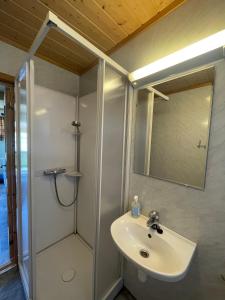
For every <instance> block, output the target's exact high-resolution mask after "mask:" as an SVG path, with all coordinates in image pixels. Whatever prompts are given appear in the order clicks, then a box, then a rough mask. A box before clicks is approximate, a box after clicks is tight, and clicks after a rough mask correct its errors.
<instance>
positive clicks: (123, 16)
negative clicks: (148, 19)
mask: <svg viewBox="0 0 225 300" xmlns="http://www.w3.org/2000/svg"><path fill="white" fill-rule="evenodd" d="M95 1H96V2H97V3H98V4H99V5H100V6H101V7H102V9H103V10H105V11H106V12H107V13H108V14H109V15H110V16H111V17H112V18H113V19H114V20H115V21H116V23H117V24H118V25H119V26H120V27H121V28H122V29H123V30H124V31H125V32H126V33H127V34H128V35H129V34H131V33H132V32H133V31H135V30H136V29H137V28H138V27H140V26H141V25H142V23H140V21H139V20H138V18H137V17H136V16H135V15H134V14H132V13H131V12H130V9H129V7H127V6H126V4H124V1H123V0H114V1H111V0H95Z"/></svg>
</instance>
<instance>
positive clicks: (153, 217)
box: [147, 210, 163, 234]
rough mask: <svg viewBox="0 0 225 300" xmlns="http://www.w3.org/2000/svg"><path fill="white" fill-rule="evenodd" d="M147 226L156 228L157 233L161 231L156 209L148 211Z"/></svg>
mask: <svg viewBox="0 0 225 300" xmlns="http://www.w3.org/2000/svg"><path fill="white" fill-rule="evenodd" d="M147 227H149V228H151V229H153V230H156V231H157V232H158V233H159V234H162V233H163V230H162V228H161V227H160V226H159V213H158V212H157V211H156V210H152V211H150V213H149V219H148V221H147Z"/></svg>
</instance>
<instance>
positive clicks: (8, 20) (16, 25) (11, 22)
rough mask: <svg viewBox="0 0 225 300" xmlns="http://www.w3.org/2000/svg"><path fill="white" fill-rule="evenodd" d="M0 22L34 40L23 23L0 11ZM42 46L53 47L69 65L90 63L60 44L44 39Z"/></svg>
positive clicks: (31, 31) (30, 31) (32, 34)
mask: <svg viewBox="0 0 225 300" xmlns="http://www.w3.org/2000/svg"><path fill="white" fill-rule="evenodd" d="M0 20H1V22H2V23H4V24H5V25H8V26H10V27H12V28H13V29H15V31H18V29H19V30H20V31H21V32H22V33H23V34H25V35H26V36H28V37H30V39H31V40H32V41H33V40H34V38H35V36H36V33H35V32H34V31H33V30H32V29H31V28H30V27H28V26H26V24H25V23H22V22H21V21H19V20H17V19H15V18H14V17H13V16H10V15H8V14H6V13H4V12H3V11H2V10H0ZM44 44H45V45H46V46H47V47H48V48H49V49H51V48H52V47H53V48H54V49H55V51H56V52H58V53H59V54H60V53H61V54H62V55H64V56H65V57H66V58H68V59H69V60H70V61H71V63H74V61H77V64H78V65H80V66H81V67H82V66H83V65H85V66H86V65H87V64H88V63H91V62H90V61H87V60H86V61H85V60H83V59H82V58H81V57H79V56H77V55H76V53H70V52H68V51H67V50H66V49H64V48H63V47H61V46H60V44H57V43H56V42H55V41H51V40H50V39H48V38H46V39H45V41H44ZM27 50H28V49H27ZM93 60H94V59H93ZM93 60H92V61H93Z"/></svg>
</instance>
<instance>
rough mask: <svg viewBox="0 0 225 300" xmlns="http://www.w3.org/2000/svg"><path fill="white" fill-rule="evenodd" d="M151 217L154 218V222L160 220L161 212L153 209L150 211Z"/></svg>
mask: <svg viewBox="0 0 225 300" xmlns="http://www.w3.org/2000/svg"><path fill="white" fill-rule="evenodd" d="M149 218H150V219H151V220H152V222H156V221H159V212H158V211H156V210H151V211H150V213H149Z"/></svg>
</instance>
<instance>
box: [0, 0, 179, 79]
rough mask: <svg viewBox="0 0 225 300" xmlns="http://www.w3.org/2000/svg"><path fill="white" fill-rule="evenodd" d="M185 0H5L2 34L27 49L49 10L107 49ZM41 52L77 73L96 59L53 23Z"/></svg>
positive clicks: (1, 2)
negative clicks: (58, 29) (55, 27)
mask: <svg viewBox="0 0 225 300" xmlns="http://www.w3.org/2000/svg"><path fill="white" fill-rule="evenodd" d="M184 1H185V0H0V40H1V41H3V42H6V43H8V44H11V45H13V46H15V47H17V48H20V49H22V50H25V51H27V50H28V49H29V48H30V46H31V44H32V42H33V40H34V38H35V36H36V34H37V32H38V30H39V29H40V27H41V25H42V23H43V21H44V19H45V16H46V14H47V12H48V11H49V10H51V11H52V12H53V13H55V14H56V15H57V16H58V17H59V18H61V19H62V20H63V21H64V22H66V23H67V24H68V25H70V26H71V27H72V28H74V29H75V30H76V31H77V32H78V33H80V34H81V35H82V36H83V37H85V38H86V39H88V40H89V41H90V42H92V43H93V44H94V45H95V46H97V47H98V48H99V49H101V50H102V51H104V52H105V53H108V54H109V53H112V51H113V50H115V49H116V48H118V47H119V46H121V45H122V44H124V43H125V42H126V41H127V40H128V39H130V38H132V37H133V36H134V35H135V34H137V33H138V32H140V31H141V30H143V29H144V28H146V27H147V26H148V25H150V24H151V23H153V22H155V21H156V20H158V19H159V18H161V17H162V16H164V15H165V14H168V13H169V12H171V11H172V10H174V9H175V8H177V7H178V6H179V5H181V4H182V3H183V2H184ZM37 56H39V57H41V58H43V59H45V60H47V61H49V62H51V63H54V64H56V65H58V66H60V67H62V68H64V69H67V70H69V71H72V72H74V73H76V74H82V72H84V71H85V70H87V69H88V68H89V67H90V66H92V65H93V64H94V62H95V59H96V58H95V57H93V56H92V54H90V53H89V52H87V51H86V50H84V49H83V48H81V47H80V46H78V45H77V44H75V43H74V42H72V41H71V40H69V39H68V38H66V37H64V36H62V34H60V33H59V32H57V31H55V30H54V29H52V30H51V31H50V32H49V34H48V36H47V37H46V38H45V40H44V42H43V43H42V45H41V47H40V48H39V49H38V52H37Z"/></svg>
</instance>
